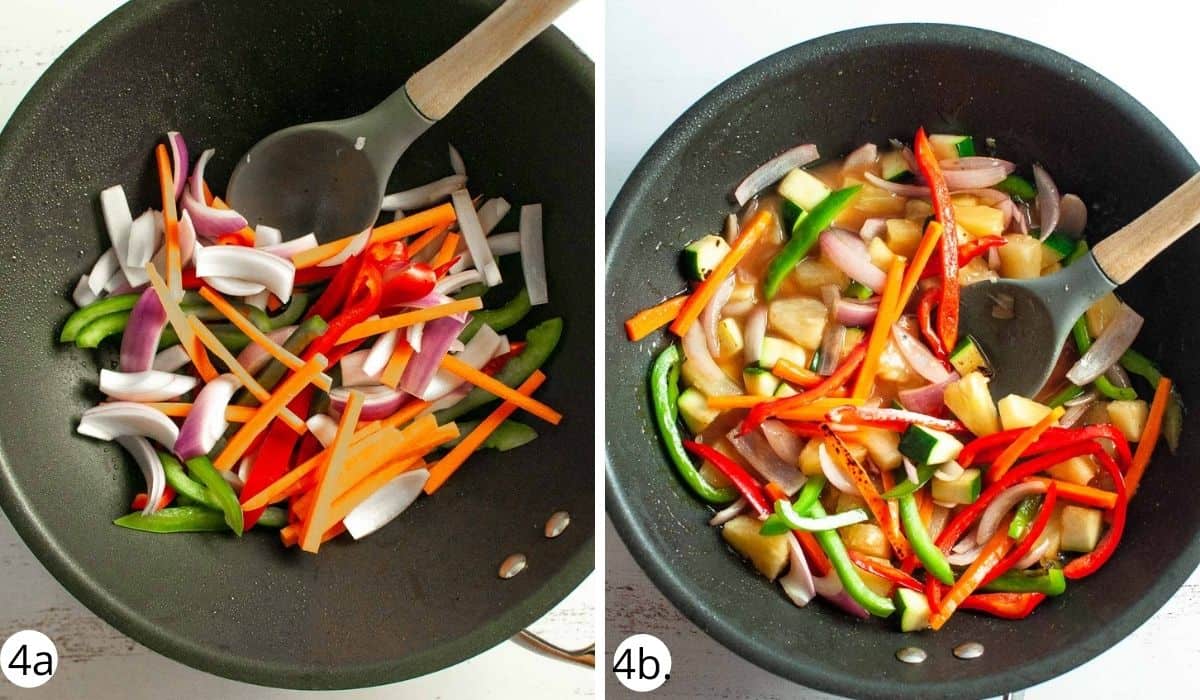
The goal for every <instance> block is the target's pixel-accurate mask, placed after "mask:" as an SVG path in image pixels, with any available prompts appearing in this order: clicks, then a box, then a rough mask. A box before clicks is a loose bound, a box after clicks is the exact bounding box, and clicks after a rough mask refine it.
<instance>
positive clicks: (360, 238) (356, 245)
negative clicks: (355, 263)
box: [317, 228, 371, 267]
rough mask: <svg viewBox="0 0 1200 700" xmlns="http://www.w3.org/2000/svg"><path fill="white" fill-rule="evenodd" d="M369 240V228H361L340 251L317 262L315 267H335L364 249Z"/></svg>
mask: <svg viewBox="0 0 1200 700" xmlns="http://www.w3.org/2000/svg"><path fill="white" fill-rule="evenodd" d="M370 242H371V229H369V228H368V229H363V230H362V231H359V232H358V233H356V234H355V235H354V238H352V239H350V243H348V244H347V245H346V247H345V248H342V250H341V252H339V253H338V254H337V255H335V256H333V257H332V258H329V259H327V260H322V261H321V262H319V263H317V267H336V266H338V265H341V264H342V263H344V262H346V261H347V260H349V259H350V258H352V257H354V256H355V255H358V254H359V253H361V252H363V250H365V249H366V247H367V244H368V243H370Z"/></svg>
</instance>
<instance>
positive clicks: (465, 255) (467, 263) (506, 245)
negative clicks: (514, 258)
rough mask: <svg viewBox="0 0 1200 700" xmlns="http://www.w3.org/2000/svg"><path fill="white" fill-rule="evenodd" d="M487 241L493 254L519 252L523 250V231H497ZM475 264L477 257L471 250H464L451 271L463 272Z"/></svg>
mask: <svg viewBox="0 0 1200 700" xmlns="http://www.w3.org/2000/svg"><path fill="white" fill-rule="evenodd" d="M487 243H488V248H489V249H491V251H492V255H493V256H494V257H497V258H498V257H501V256H504V255H512V254H514V253H519V252H521V233H520V232H519V231H510V232H508V233H497V234H496V235H494V236H488V239H487ZM474 264H475V259H474V258H472V257H471V251H469V250H464V251H462V252H461V253H460V254H459V259H458V262H456V263H454V265H452V266H451V267H450V272H451V273H455V272H462V271H463V270H465V269H467V268H469V267H471V266H472V265H474Z"/></svg>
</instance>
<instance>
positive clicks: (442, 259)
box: [429, 233, 461, 270]
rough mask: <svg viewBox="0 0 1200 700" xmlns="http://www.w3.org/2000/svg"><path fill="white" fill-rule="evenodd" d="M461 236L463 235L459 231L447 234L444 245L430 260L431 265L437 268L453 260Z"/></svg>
mask: <svg viewBox="0 0 1200 700" xmlns="http://www.w3.org/2000/svg"><path fill="white" fill-rule="evenodd" d="M460 238H461V236H459V235H458V234H457V233H448V234H446V238H445V240H443V241H442V247H440V248H438V251H437V253H436V254H434V256H433V258H432V259H431V260H430V261H429V266H430V267H432V268H433V269H435V270H436V269H437V268H439V267H441V266H442V265H445V264H446V263H448V262H450V261H451V260H453V259H454V251H456V250H458V241H459V240H460Z"/></svg>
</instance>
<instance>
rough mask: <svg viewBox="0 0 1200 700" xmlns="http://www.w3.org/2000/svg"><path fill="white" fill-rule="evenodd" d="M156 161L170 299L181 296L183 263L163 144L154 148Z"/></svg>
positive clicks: (165, 150) (173, 190)
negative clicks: (164, 232)
mask: <svg viewBox="0 0 1200 700" xmlns="http://www.w3.org/2000/svg"><path fill="white" fill-rule="evenodd" d="M154 158H155V161H156V162H157V163H158V188H159V194H160V195H161V196H162V207H163V228H164V229H165V230H166V235H165V238H166V249H167V289H169V290H171V298H172V299H176V300H178V299H182V298H183V265H182V261H181V259H180V257H179V256H180V251H179V213H178V212H177V211H176V209H175V177H174V176H173V175H172V173H171V157H170V156H169V155H167V147H166V145H165V144H161V143H160V144H158V147H157V148H155V149H154Z"/></svg>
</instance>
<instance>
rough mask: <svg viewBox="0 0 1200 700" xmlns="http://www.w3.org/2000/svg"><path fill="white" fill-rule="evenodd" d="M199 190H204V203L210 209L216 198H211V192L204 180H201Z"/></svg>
mask: <svg viewBox="0 0 1200 700" xmlns="http://www.w3.org/2000/svg"><path fill="white" fill-rule="evenodd" d="M200 189H202V190H204V203H205V204H207V205H208V206H210V207H211V206H213V204H214V203H215V202H216V201H217V198H216V197H214V196H213V193H212V190H211V189H210V188H209V186H208V183H207V182H205V181H204V180H201V181H200Z"/></svg>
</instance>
